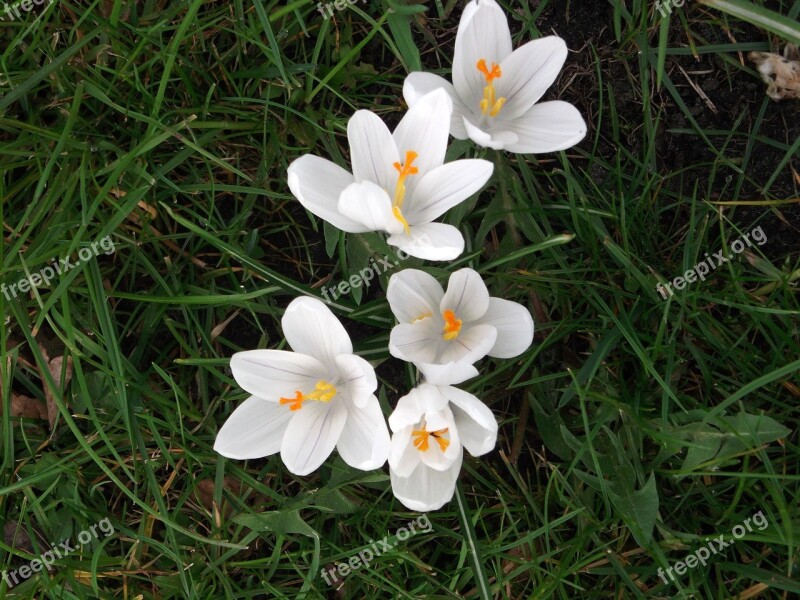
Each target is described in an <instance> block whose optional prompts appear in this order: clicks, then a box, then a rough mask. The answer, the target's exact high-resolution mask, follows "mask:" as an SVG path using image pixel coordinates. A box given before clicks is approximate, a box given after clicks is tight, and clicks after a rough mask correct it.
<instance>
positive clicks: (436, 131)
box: [390, 89, 453, 190]
mask: <svg viewBox="0 0 800 600" xmlns="http://www.w3.org/2000/svg"><path fill="white" fill-rule="evenodd" d="M452 114H453V101H452V100H451V99H450V96H448V95H447V92H445V91H444V90H441V89H439V90H434V91H432V92H430V93H429V94H426V95H425V96H423V97H422V98H420V99H419V101H417V102H416V103H415V104H414V106H411V107H410V108H409V109H408V112H407V113H406V114H405V116H403V118H402V119H401V120H400V123H399V124H398V125H397V129H395V130H394V141H395V144H396V145H397V150H398V152H399V154H400V162H402V163H404V164H405V160H406V152H408V151H413V152H416V153H417V154H418V155H419V157H418V158H417V159H416V160H415V161H414V165H415V166H416V167H417V168H418V169H419V174H418V175H412V176H411V178H412V179H413V180H414V183H416V181H417V179H418V178H419V177H420V176H422V175H424V174H425V173H427V172H428V171H430V170H431V169H435V168H436V167H438V166H440V165H441V164H442V163H444V154H445V152H446V151H447V141H448V139H449V134H450V117H451V115H452ZM414 178H417V179H414ZM394 183H397V178H395V180H394ZM390 189H391V190H394V185H393V186H392V187H391V188H390ZM409 189H410V188H409Z"/></svg>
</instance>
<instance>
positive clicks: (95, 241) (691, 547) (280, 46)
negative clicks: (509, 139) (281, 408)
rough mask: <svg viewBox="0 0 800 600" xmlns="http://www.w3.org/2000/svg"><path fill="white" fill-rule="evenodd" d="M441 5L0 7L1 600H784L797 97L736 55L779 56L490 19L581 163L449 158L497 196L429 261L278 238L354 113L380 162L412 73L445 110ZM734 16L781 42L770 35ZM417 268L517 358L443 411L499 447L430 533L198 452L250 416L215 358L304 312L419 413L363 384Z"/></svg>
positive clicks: (510, 12) (721, 41)
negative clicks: (475, 314)
mask: <svg viewBox="0 0 800 600" xmlns="http://www.w3.org/2000/svg"><path fill="white" fill-rule="evenodd" d="M481 1H484V2H485V0H481ZM739 3H740V2H739ZM465 4H466V3H465V2H462V1H459V2H456V1H455V0H361V1H360V2H357V1H356V2H344V3H342V2H339V6H336V5H335V4H331V5H330V8H326V6H325V5H324V3H323V4H320V5H316V4H315V3H314V2H313V0H291V1H289V2H288V3H283V2H279V1H277V0H264V1H258V0H257V1H256V2H242V1H241V0H233V1H232V2H216V1H213V0H211V1H206V2H201V1H200V0H173V1H162V0H144V1H140V2H123V1H122V0H116V1H114V0H94V1H93V2H80V3H78V2H75V1H74V0H47V2H42V3H40V4H33V3H32V0H23V1H22V2H13V3H11V4H9V5H8V6H9V7H16V12H14V9H12V8H9V9H8V10H6V9H5V8H2V7H0V19H2V20H0V39H2V41H3V48H4V49H3V51H2V53H0V94H2V96H0V197H1V198H2V202H0V216H1V217H2V224H3V241H2V247H1V248H2V249H1V250H0V262H1V263H2V276H1V277H0V284H2V288H1V289H2V293H0V308H1V309H2V315H3V320H4V324H5V327H3V328H2V329H0V349H2V360H0V391H1V392H2V404H1V405H0V409H2V414H1V415H0V419H1V421H0V423H2V432H1V433H0V448H1V452H2V464H1V466H0V522H2V524H3V527H4V529H3V534H2V536H0V570H2V580H0V597H2V598H6V597H7V598H29V599H43V598H48V599H50V598H52V599H55V598H58V599H83V598H103V599H106V598H124V599H131V600H134V599H142V600H144V599H151V598H152V599H160V600H162V599H170V598H177V599H181V598H186V599H200V600H207V599H218V598H226V599H227V598H230V599H233V598H236V599H244V598H291V599H294V598H342V599H349V598H353V599H362V598H368V599H372V598H379V599H383V598H398V599H400V598H408V599H412V598H413V599H428V598H437V599H439V598H441V599H445V598H468V599H472V598H475V599H483V600H485V599H489V598H491V599H501V598H502V599H506V598H508V599H512V598H513V599H518V598H536V599H545V598H557V599H564V600H566V599H572V598H580V599H584V598H585V599H600V598H609V599H611V598H614V599H621V598H653V599H657V598H704V599H705V598H707V599H716V598H719V599H723V598H740V599H745V598H775V599H779V598H780V599H786V600H788V599H791V598H798V597H800V565H798V559H800V438H799V437H798V425H800V377H799V376H798V373H800V318H799V317H800V297H799V296H798V280H800V193H799V192H800V100H792V99H786V100H783V101H780V102H778V101H775V100H773V99H771V98H770V97H769V96H768V95H767V93H766V92H767V85H766V84H765V83H764V82H762V80H761V78H760V76H759V74H758V72H757V70H756V66H755V65H754V64H753V62H752V61H751V60H750V59H749V57H748V55H749V53H751V52H773V53H780V52H782V51H783V49H784V46H785V44H786V42H787V41H790V40H788V39H787V38H786V37H781V35H779V34H778V33H776V32H775V30H774V29H773V30H768V29H769V28H768V26H765V25H764V24H763V23H759V22H755V21H753V20H752V19H749V18H746V17H742V18H737V17H736V16H732V15H731V14H729V13H727V12H721V11H719V10H717V9H715V8H713V7H710V6H707V4H708V1H707V0H687V1H686V2H685V3H682V6H678V5H676V4H675V3H674V2H673V3H672V4H671V5H669V10H667V9H664V5H665V4H667V3H665V2H662V3H660V4H659V5H658V6H661V7H662V9H661V10H660V9H659V8H658V7H657V6H656V3H655V2H649V1H647V0H625V1H623V0H526V1H523V2H520V1H517V0H515V1H507V0H500V4H501V6H502V7H503V9H504V11H505V13H506V15H507V17H508V23H509V27H510V31H511V34H512V38H513V47H514V48H518V47H520V46H522V45H523V44H525V43H526V42H528V41H529V40H532V39H538V38H542V37H545V36H550V35H558V36H560V37H561V38H563V39H564V40H565V42H566V46H567V47H568V49H569V53H568V56H567V58H566V62H565V64H564V66H563V68H562V69H561V70H560V72H559V73H558V75H557V77H556V78H555V83H554V84H553V85H552V86H551V87H549V89H548V91H547V93H546V94H545V96H544V100H545V101H551V100H561V101H564V102H569V103H571V104H572V105H573V106H574V107H575V108H576V109H577V111H578V112H579V113H580V114H581V115H582V117H583V119H584V120H585V123H586V130H587V131H586V135H585V137H583V139H582V140H581V141H580V142H579V143H577V144H575V145H572V146H571V147H569V148H566V149H563V150H559V151H555V152H533V153H530V152H514V151H508V150H502V149H491V148H486V147H482V146H480V145H478V144H476V143H474V142H473V141H471V140H460V139H454V138H453V137H450V138H449V141H448V146H447V155H446V158H447V161H448V162H450V161H457V160H471V161H473V162H472V163H469V164H472V165H484V166H485V165H488V167H491V177H490V178H489V179H488V181H487V182H486V183H485V185H483V186H482V187H480V191H478V192H477V193H472V194H470V195H469V197H468V198H467V199H466V200H465V201H463V202H461V203H460V204H458V205H456V206H454V207H453V208H450V209H449V210H448V211H447V212H446V213H445V214H444V215H443V216H442V217H440V218H439V220H440V221H441V222H442V223H446V224H448V225H451V226H454V227H456V228H457V229H458V232H460V235H461V236H462V237H463V239H464V241H465V246H464V248H463V251H461V252H460V253H458V255H457V257H456V258H446V259H442V260H431V259H425V258H420V257H417V256H414V255H413V253H412V255H409V254H407V253H405V252H402V251H401V252H398V247H397V246H395V245H392V244H390V243H388V242H387V236H386V235H385V234H384V233H382V232H377V233H376V232H365V233H345V232H343V231H341V230H340V229H339V228H337V227H336V226H334V225H332V224H331V223H330V222H328V221H326V220H323V219H322V218H319V216H318V215H315V214H313V212H312V211H309V210H306V208H305V207H304V205H301V203H300V202H299V201H298V199H297V198H296V194H294V193H293V190H290V187H289V173H290V171H289V167H290V165H292V164H293V163H294V161H296V160H297V159H299V158H300V157H303V156H304V155H308V154H314V155H318V156H320V157H323V158H325V159H329V160H331V161H333V162H334V163H336V164H337V165H340V166H341V167H343V168H345V169H347V170H350V165H351V160H352V159H353V157H352V156H351V154H352V152H351V148H350V146H349V144H348V137H347V132H348V122H349V120H350V119H351V117H352V116H353V114H354V113H355V112H356V111H359V110H369V111H372V112H373V113H375V114H376V115H377V116H378V117H380V119H382V120H383V121H384V122H385V123H386V124H387V125H388V126H389V128H390V129H393V128H395V127H396V126H397V125H398V124H399V123H401V119H403V117H404V115H406V114H410V113H409V111H410V110H411V109H410V107H409V105H408V104H407V102H406V100H407V98H404V93H403V88H404V81H405V80H406V76H407V75H408V74H409V73H411V72H413V71H428V72H432V73H436V74H438V75H441V76H443V77H444V78H446V79H448V80H450V78H451V72H452V70H453V60H454V46H455V40H456V33H457V29H458V26H459V19H460V18H461V14H462V11H463V10H464V7H465ZM734 4H737V2H734ZM754 4H756V5H757V6H759V7H765V8H767V9H769V10H771V11H773V12H774V13H776V14H779V15H782V16H783V18H784V21H783V22H784V23H787V22H788V23H789V24H790V25H791V24H792V23H794V32H795V33H794V35H797V21H798V16H800V0H774V1H773V0H757V1H756V2H755V3H754ZM489 67H491V65H490V66H489ZM488 73H489V70H488V68H487V75H486V76H487V81H489V83H491V78H490V76H489V75H488ZM492 100H494V97H492ZM490 108H491V105H490ZM496 108H497V111H500V110H501V109H502V105H501V106H497V107H496ZM448 114H449V113H448ZM446 122H447V121H446V119H445V120H444V123H445V125H446ZM435 125H436V124H435V123H434V124H433V126H432V128H431V136H433V132H432V130H433V129H436V127H435ZM406 159H408V157H407V156H406ZM481 161H488V162H481ZM411 162H413V161H408V160H406V163H404V166H403V165H398V171H401V168H407V171H406V172H408V173H411V171H410V170H409V169H410V164H411ZM464 164H467V163H464ZM324 175H325V173H324V172H320V173H319V177H320V178H321V179H322V180H324V183H323V184H322V185H328V184H330V185H331V186H335V182H334V181H333V180H332V179H331V180H330V181H329V180H328V179H327V178H326V177H324ZM313 176H314V172H313V170H312V172H311V177H312V178H313ZM409 176H411V175H409ZM398 189H399V187H398ZM396 200H397V198H396V197H395V201H394V202H395V203H394V204H393V206H396V205H397V202H396ZM397 212H398V213H399V211H397ZM412 225H414V226H416V225H415V224H413V223H412ZM394 226H395V227H397V226H398V225H397V223H394ZM401 229H402V228H401ZM400 235H402V232H401V233H400ZM411 269H418V270H421V271H424V272H425V273H427V274H429V275H430V276H432V277H434V278H435V279H436V280H437V281H438V282H439V283H441V284H442V286H444V287H447V283H448V278H450V277H451V275H452V274H454V273H456V272H461V270H462V269H473V270H474V271H475V272H477V274H479V275H480V278H482V280H483V281H484V282H485V284H486V287H487V288H488V291H489V293H490V294H491V295H492V296H493V297H499V298H503V299H507V300H510V301H513V302H516V303H519V304H520V305H522V306H524V307H525V308H526V309H527V311H529V313H530V314H531V315H532V317H533V321H534V323H535V334H534V337H533V342H532V343H531V344H530V345H529V347H527V349H525V350H524V351H523V352H522V353H520V354H518V355H516V356H514V357H510V358H496V357H492V356H489V357H486V358H482V359H481V360H480V361H479V362H478V363H477V368H478V375H477V376H475V377H472V378H469V379H468V380H466V381H463V382H458V383H457V387H458V388H460V389H461V390H464V391H466V392H469V393H470V394H472V395H474V396H475V397H477V398H479V399H480V400H481V401H482V402H483V403H485V405H486V406H488V408H489V409H490V410H491V412H492V413H493V415H494V417H495V419H496V421H497V433H496V443H495V444H494V445H493V446H492V449H491V450H490V451H488V452H486V453H484V454H483V455H481V456H473V455H472V454H471V453H470V452H467V453H464V457H463V465H462V466H461V469H460V474H459V475H458V480H457V483H456V484H455V491H454V493H453V497H452V500H449V501H447V502H446V503H444V505H443V506H442V507H441V508H438V509H436V510H427V511H424V510H423V511H418V510H412V509H410V508H408V506H407V505H406V504H403V503H402V502H401V501H400V499H398V497H397V495H396V494H395V493H393V485H392V484H393V482H392V480H391V478H390V468H389V465H388V464H383V465H382V466H380V467H379V468H370V469H368V470H362V469H358V468H354V467H353V466H351V462H352V461H350V460H347V461H346V460H344V459H343V457H342V455H340V453H339V452H338V451H336V450H334V451H333V452H332V453H331V454H330V457H329V458H327V460H325V461H324V462H323V463H322V465H321V466H319V468H316V469H314V470H313V471H312V472H310V473H308V474H303V475H298V474H296V471H297V470H296V469H294V468H290V467H291V464H287V463H286V461H284V460H282V455H281V454H276V453H275V451H273V452H272V454H271V455H270V456H267V457H264V458H253V459H249V460H238V459H236V458H228V457H225V456H223V455H221V454H220V453H219V452H217V451H215V441H216V440H217V436H218V434H219V432H220V430H221V428H222V427H223V424H224V423H226V421H227V420H228V419H229V418H230V417H231V415H232V414H233V412H234V410H235V409H236V408H237V407H239V406H241V405H242V403H243V402H244V401H245V400H246V399H247V398H248V397H249V396H250V393H248V391H246V390H245V389H244V388H243V387H242V385H241V381H242V378H241V376H240V375H239V374H238V373H237V371H236V369H233V370H232V368H231V357H232V356H233V355H234V354H235V353H237V352H244V351H251V350H256V349H269V350H273V351H274V350H290V349H291V348H290V345H289V344H288V343H287V338H290V337H292V336H291V335H290V332H289V329H290V327H289V325H288V324H287V320H286V316H285V313H287V310H286V309H287V307H288V306H289V304H290V303H291V302H292V301H293V300H295V299H296V298H298V297H303V296H311V297H313V298H318V299H320V300H321V301H322V302H324V303H325V304H326V305H327V306H328V307H329V308H330V310H331V311H332V313H333V315H335V317H336V318H338V320H339V321H340V322H341V323H342V325H343V326H344V329H345V330H346V332H347V334H348V335H349V337H350V338H351V340H352V346H353V348H354V351H353V352H354V353H355V354H356V355H357V356H358V357H360V359H359V360H361V359H363V360H365V361H368V362H369V364H370V365H371V366H372V367H374V370H375V373H376V376H377V391H376V392H375V394H376V397H377V400H376V402H378V403H379V405H380V411H381V412H382V414H383V416H384V417H385V418H386V419H388V417H389V416H390V415H392V413H393V411H394V410H395V408H396V407H397V406H398V401H399V399H400V398H401V397H404V396H406V395H407V394H408V393H409V391H410V390H411V389H412V388H414V386H415V385H417V384H419V383H420V382H421V379H422V376H421V370H420V369H418V368H416V367H415V366H414V365H413V364H411V362H408V361H405V360H401V359H399V358H397V357H396V355H395V352H390V350H389V345H390V340H393V339H394V338H392V337H390V336H393V335H394V334H393V333H392V331H393V327H395V325H396V323H397V319H396V318H395V315H396V314H397V312H396V311H395V312H393V310H392V308H394V307H390V304H389V302H388V301H387V288H388V285H389V280H390V278H391V277H392V276H395V275H398V274H400V273H403V272H406V273H408V272H409V270H411ZM367 271H369V279H367V278H366V273H367ZM451 282H452V280H451ZM314 306H316V304H314ZM444 318H445V319H446V325H445V327H446V329H445V331H450V330H451V329H452V331H453V332H454V335H456V336H457V335H458V333H459V329H460V328H461V321H456V320H455V319H456V316H455V315H453V314H452V313H450V314H449V315H445V316H444ZM409 326H410V325H409ZM465 327H466V325H465ZM447 328H451V329H447ZM320 335H322V336H323V337H324V335H325V334H324V333H323V334H320ZM444 339H448V338H444ZM295 350H297V349H296V348H295ZM484 354H485V353H484ZM353 360H355V359H353ZM234 366H235V365H234ZM425 378H426V380H427V379H429V378H428V375H427V372H426V375H425ZM327 389H328V388H324V386H323V387H320V388H318V391H317V392H314V393H312V395H309V396H307V398H306V399H313V400H321V401H320V402H316V403H313V405H314V406H318V405H319V406H321V405H322V404H323V403H327V402H328V401H329V399H328V397H327V396H325V395H324V392H325V390H327ZM265 393H266V392H265ZM298 393H299V392H298ZM313 394H316V396H314V395H313ZM281 401H282V400H281ZM301 404H302V402H301ZM298 408H299V407H298ZM292 410H294V408H293V409H292ZM303 410H305V408H303ZM299 412H300V413H302V412H303V411H299ZM382 421H383V419H382V420H381V423H382ZM389 423H390V424H391V423H392V422H391V421H389ZM423 429H424V427H423ZM424 439H425V441H426V443H427V441H428V437H425V438H424ZM303 441H306V440H303V439H302V436H300V440H299V442H300V443H301V444H302V442H303ZM430 441H431V442H432V443H433V442H439V443H441V444H442V446H443V447H444V443H443V442H441V441H440V440H439V438H436V436H434V435H431V440H430ZM450 441H453V439H452V438H451V440H450ZM415 444H416V442H415ZM433 445H434V446H435V445H436V444H433ZM218 449H219V447H218ZM443 449H444V448H443ZM468 449H469V448H468Z"/></svg>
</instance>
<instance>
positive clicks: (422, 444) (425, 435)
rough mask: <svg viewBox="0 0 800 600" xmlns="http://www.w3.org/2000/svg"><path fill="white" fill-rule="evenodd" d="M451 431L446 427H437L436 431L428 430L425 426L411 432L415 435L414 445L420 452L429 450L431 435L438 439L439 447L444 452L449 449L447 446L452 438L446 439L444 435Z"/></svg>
mask: <svg viewBox="0 0 800 600" xmlns="http://www.w3.org/2000/svg"><path fill="white" fill-rule="evenodd" d="M448 431H449V429H448V428H445V429H437V430H436V431H426V430H425V427H423V428H422V429H415V430H413V431H412V432H411V435H413V436H414V438H415V439H414V447H415V448H416V449H417V450H419V451H420V452H427V451H428V449H429V448H430V440H429V438H430V437H433V439H435V440H436V443H437V444H439V449H440V450H441V451H442V452H444V451H445V450H447V447H448V446H449V445H450V440H446V439H444V438H443V437H441V436H443V435H444V434H445V433H447V432H448Z"/></svg>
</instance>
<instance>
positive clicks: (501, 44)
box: [453, 0, 512, 110]
mask: <svg viewBox="0 0 800 600" xmlns="http://www.w3.org/2000/svg"><path fill="white" fill-rule="evenodd" d="M511 49H512V45H511V32H510V30H509V28H508V21H507V19H506V15H505V14H504V13H503V9H502V8H500V6H499V5H498V4H497V2H495V1H494V0H475V1H474V2H469V3H468V4H467V6H466V7H465V8H464V12H463V13H462V15H461V22H460V23H459V25H458V33H457V34H456V47H455V50H454V53H453V85H454V86H455V89H456V92H458V95H459V97H460V98H461V100H462V101H464V102H466V103H467V104H468V105H470V103H473V102H474V103H475V109H474V110H477V109H478V107H479V104H480V100H481V98H482V97H483V88H484V87H485V86H486V79H485V78H484V76H483V74H482V73H481V72H480V71H479V70H478V67H477V64H478V61H479V60H485V61H486V66H487V68H489V69H491V68H492V63H496V64H498V65H499V64H500V63H502V62H503V60H505V58H506V57H507V56H508V55H509V54H511Z"/></svg>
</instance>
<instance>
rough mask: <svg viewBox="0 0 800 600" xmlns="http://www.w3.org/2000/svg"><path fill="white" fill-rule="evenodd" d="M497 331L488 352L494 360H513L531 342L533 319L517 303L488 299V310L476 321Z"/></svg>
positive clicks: (526, 310) (500, 299)
mask: <svg viewBox="0 0 800 600" xmlns="http://www.w3.org/2000/svg"><path fill="white" fill-rule="evenodd" d="M478 322H479V323H484V324H486V325H491V326H492V327H494V328H495V329H497V341H496V342H495V344H494V347H493V348H492V349H491V350H490V351H489V356H494V357H495V358H513V357H515V356H517V355H519V354H522V353H523V352H525V350H527V349H528V347H529V346H530V345H531V343H532V342H533V317H531V313H530V311H528V309H527V308H525V307H524V306H522V305H521V304H519V303H517V302H511V301H510V300H504V299H502V298H490V299H489V310H487V311H486V314H485V315H483V317H481V319H480V320H479V321H478Z"/></svg>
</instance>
